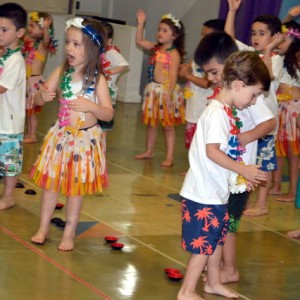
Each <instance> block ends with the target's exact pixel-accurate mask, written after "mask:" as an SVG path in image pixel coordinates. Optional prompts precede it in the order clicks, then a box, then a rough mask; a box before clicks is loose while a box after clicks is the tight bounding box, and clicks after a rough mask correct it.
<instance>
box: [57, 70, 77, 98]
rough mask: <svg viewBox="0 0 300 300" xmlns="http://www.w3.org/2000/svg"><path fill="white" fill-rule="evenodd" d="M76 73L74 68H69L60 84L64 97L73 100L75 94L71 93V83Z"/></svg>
mask: <svg viewBox="0 0 300 300" xmlns="http://www.w3.org/2000/svg"><path fill="white" fill-rule="evenodd" d="M74 71H75V69H74V68H69V69H68V70H66V71H65V72H64V74H63V77H62V79H61V82H60V88H61V89H62V95H63V97H64V98H71V97H72V96H73V93H72V91H71V81H72V76H71V74H72V73H73V72H74Z"/></svg>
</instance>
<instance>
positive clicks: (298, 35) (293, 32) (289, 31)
mask: <svg viewBox="0 0 300 300" xmlns="http://www.w3.org/2000/svg"><path fill="white" fill-rule="evenodd" d="M281 31H282V33H287V35H288V36H291V37H294V38H296V39H300V32H299V30H298V29H294V28H292V27H291V28H287V27H286V26H285V25H282V26H281Z"/></svg>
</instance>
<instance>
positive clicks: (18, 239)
mask: <svg viewBox="0 0 300 300" xmlns="http://www.w3.org/2000/svg"><path fill="white" fill-rule="evenodd" d="M0 229H1V230H2V231H3V232H5V233H6V234H8V235H10V236H11V237H12V238H14V239H15V240H16V241H18V242H20V243H21V244H23V245H24V246H26V247H27V248H29V249H30V250H32V251H34V252H35V253H36V254H38V255H39V256H40V257H42V258H44V259H45V260H47V261H48V262H50V263H51V264H53V265H54V266H55V267H57V268H58V269H60V270H62V271H63V272H64V273H66V274H68V275H69V276H71V277H72V278H74V279H75V280H77V281H78V282H80V283H82V284H83V285H84V286H86V287H88V288H89V289H90V290H92V291H93V292H95V293H96V294H98V295H101V296H102V297H103V298H104V299H108V300H112V298H110V297H109V296H107V295H105V294H104V293H102V292H101V291H99V290H98V289H97V288H95V287H94V286H92V285H91V284H89V283H88V282H87V281H85V280H84V279H82V278H80V277H78V276H77V275H75V274H74V273H72V272H71V271H69V270H68V269H66V268H64V267H63V266H61V265H60V264H58V263H57V262H56V261H54V260H53V259H52V258H50V257H49V256H48V255H46V254H44V253H43V252H41V251H40V250H38V249H36V248H35V247H33V246H32V245H30V244H29V243H27V242H25V241H24V240H22V239H21V238H20V237H18V236H17V235H15V234H14V233H13V232H11V231H9V230H8V229H7V228H5V227H3V226H1V225H0Z"/></svg>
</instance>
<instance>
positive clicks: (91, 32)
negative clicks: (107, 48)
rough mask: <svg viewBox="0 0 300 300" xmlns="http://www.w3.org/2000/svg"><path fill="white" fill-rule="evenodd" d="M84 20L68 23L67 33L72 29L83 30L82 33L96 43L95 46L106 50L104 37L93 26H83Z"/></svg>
mask: <svg viewBox="0 0 300 300" xmlns="http://www.w3.org/2000/svg"><path fill="white" fill-rule="evenodd" d="M82 22H83V19H82V18H73V19H70V20H68V21H67V22H66V31H67V30H68V29H69V28H70V27H71V26H74V27H77V28H80V29H82V31H83V32H84V33H85V34H86V35H88V36H89V37H90V39H91V40H92V41H93V42H94V43H95V45H98V46H100V49H101V51H102V49H103V48H104V43H103V38H102V36H101V35H100V34H99V33H98V32H97V31H96V30H95V29H94V28H93V27H92V26H91V25H87V26H84V25H82Z"/></svg>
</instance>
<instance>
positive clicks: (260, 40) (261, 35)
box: [251, 22, 272, 52]
mask: <svg viewBox="0 0 300 300" xmlns="http://www.w3.org/2000/svg"><path fill="white" fill-rule="evenodd" d="M271 41H272V35H271V31H270V30H269V29H268V26H267V25H266V24H264V23H260V22H255V23H253V24H252V31H251V44H252V46H253V48H254V49H255V50H256V51H259V52H261V51H264V50H265V48H266V47H267V45H268V44H270V43H271Z"/></svg>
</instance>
